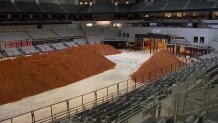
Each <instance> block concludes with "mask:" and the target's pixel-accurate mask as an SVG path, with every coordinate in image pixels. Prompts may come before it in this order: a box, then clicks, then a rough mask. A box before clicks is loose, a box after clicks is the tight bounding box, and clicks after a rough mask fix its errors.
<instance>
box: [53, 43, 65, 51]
mask: <svg viewBox="0 0 218 123" xmlns="http://www.w3.org/2000/svg"><path fill="white" fill-rule="evenodd" d="M50 46H51V47H52V48H53V49H55V50H64V49H66V48H67V47H66V46H65V45H63V44H62V43H52V44H50Z"/></svg>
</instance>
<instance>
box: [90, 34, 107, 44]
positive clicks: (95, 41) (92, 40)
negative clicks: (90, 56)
mask: <svg viewBox="0 0 218 123" xmlns="http://www.w3.org/2000/svg"><path fill="white" fill-rule="evenodd" d="M86 38H87V40H88V42H89V43H90V44H100V42H102V41H103V40H104V37H103V36H86Z"/></svg>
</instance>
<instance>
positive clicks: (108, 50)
mask: <svg viewBox="0 0 218 123" xmlns="http://www.w3.org/2000/svg"><path fill="white" fill-rule="evenodd" d="M87 46H88V47H91V48H93V49H95V50H96V51H97V52H99V53H101V54H102V55H114V54H120V53H121V51H119V50H117V49H115V48H114V47H112V46H111V45H107V44H105V45H102V44H96V45H94V46H91V45H87Z"/></svg>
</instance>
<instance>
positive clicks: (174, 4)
mask: <svg viewBox="0 0 218 123" xmlns="http://www.w3.org/2000/svg"><path fill="white" fill-rule="evenodd" d="M187 2H188V0H176V1H175V0H169V4H168V5H167V7H166V8H165V10H177V9H180V10H182V9H184V7H185V5H186V3H187Z"/></svg>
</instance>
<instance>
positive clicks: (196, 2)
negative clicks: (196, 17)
mask: <svg viewBox="0 0 218 123" xmlns="http://www.w3.org/2000/svg"><path fill="white" fill-rule="evenodd" d="M213 5H214V2H213V1H206V0H191V1H190V3H189V4H188V6H187V8H186V9H210V8H212V7H213Z"/></svg>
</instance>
